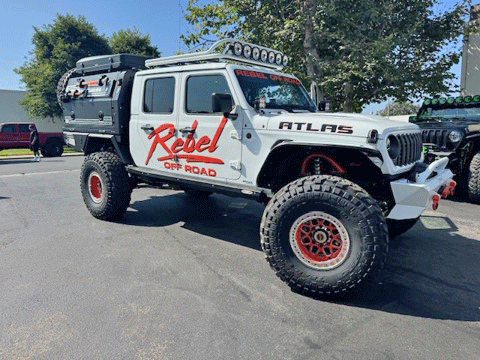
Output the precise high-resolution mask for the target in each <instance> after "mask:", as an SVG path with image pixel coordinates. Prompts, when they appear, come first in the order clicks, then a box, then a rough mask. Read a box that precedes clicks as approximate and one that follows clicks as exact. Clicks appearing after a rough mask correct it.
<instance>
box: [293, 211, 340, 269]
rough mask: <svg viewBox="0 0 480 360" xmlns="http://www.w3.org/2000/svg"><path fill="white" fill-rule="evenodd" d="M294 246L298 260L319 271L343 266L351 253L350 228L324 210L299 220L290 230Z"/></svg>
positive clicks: (310, 213)
mask: <svg viewBox="0 0 480 360" xmlns="http://www.w3.org/2000/svg"><path fill="white" fill-rule="evenodd" d="M290 245H291V247H292V250H293V252H294V253H295V255H296V256H297V258H298V259H299V260H300V261H301V262H302V263H304V264H305V265H307V266H309V267H311V268H314V269H317V270H330V269H334V268H336V267H337V266H339V265H340V264H342V263H343V262H344V261H345V259H346V258H347V256H348V252H349V250H350V237H349V236H348V232H347V229H345V227H344V226H343V224H342V223H341V222H340V220H338V219H337V218H336V217H334V216H332V215H330V214H328V213H325V212H321V211H313V212H309V213H307V214H305V215H303V216H301V217H299V218H298V219H297V220H296V221H295V222H294V223H293V225H292V227H291V229H290Z"/></svg>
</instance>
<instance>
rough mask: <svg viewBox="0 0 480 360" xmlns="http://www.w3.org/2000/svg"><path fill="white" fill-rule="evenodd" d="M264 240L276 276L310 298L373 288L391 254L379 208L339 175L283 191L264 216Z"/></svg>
mask: <svg viewBox="0 0 480 360" xmlns="http://www.w3.org/2000/svg"><path fill="white" fill-rule="evenodd" d="M260 238H261V243H262V248H263V251H264V252H265V255H266V258H267V261H268V262H269V263H270V265H271V267H272V268H273V269H274V270H275V272H276V274H277V276H278V277H280V278H281V279H282V280H283V281H284V282H286V283H287V284H288V285H289V286H290V287H291V288H292V290H294V291H296V292H300V293H302V294H306V295H308V296H312V297H325V296H329V297H332V296H334V297H337V296H346V295H347V294H351V293H354V292H356V291H358V290H360V289H361V288H363V287H365V286H366V285H371V284H373V283H374V281H375V280H376V279H377V278H378V276H379V274H380V272H381V270H382V268H383V266H384V264H385V261H386V257H387V251H388V230H387V225H386V223H385V218H384V216H383V214H382V210H381V208H380V207H379V206H378V204H377V203H376V201H375V200H373V198H371V197H370V195H369V194H368V193H367V192H365V190H363V189H362V188H360V187H359V186H357V185H355V184H354V183H352V182H350V181H348V180H345V179H341V178H339V177H335V176H308V177H304V178H301V179H298V180H296V181H294V182H292V183H290V184H288V185H286V186H285V187H283V188H282V189H281V190H280V191H279V192H278V193H276V194H275V196H274V197H273V198H272V199H271V200H270V202H269V203H268V205H267V207H266V209H265V211H264V213H263V217H262V222H261V225H260Z"/></svg>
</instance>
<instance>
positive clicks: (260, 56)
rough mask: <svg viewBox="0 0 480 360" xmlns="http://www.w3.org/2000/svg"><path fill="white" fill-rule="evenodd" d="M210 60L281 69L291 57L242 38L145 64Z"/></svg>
mask: <svg viewBox="0 0 480 360" xmlns="http://www.w3.org/2000/svg"><path fill="white" fill-rule="evenodd" d="M209 60H210V61H211V60H230V61H235V62H240V63H246V64H251V65H260V66H263V67H268V68H272V69H277V70H281V69H283V67H285V66H287V64H288V60H289V59H288V56H286V55H284V54H283V53H281V52H279V51H276V50H273V49H269V48H266V47H263V46H259V45H255V44H249V43H246V42H244V41H240V40H235V39H224V40H220V41H217V42H216V43H215V44H213V45H212V46H211V47H210V49H208V50H206V51H202V52H197V53H191V54H183V55H177V56H168V57H164V58H158V59H151V60H147V61H146V62H145V66H146V67H147V68H153V67H160V66H172V65H180V64H186V63H194V62H200V61H209Z"/></svg>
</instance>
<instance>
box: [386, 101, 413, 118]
mask: <svg viewBox="0 0 480 360" xmlns="http://www.w3.org/2000/svg"><path fill="white" fill-rule="evenodd" d="M418 109H420V106H418V105H414V104H412V103H411V102H410V101H395V102H393V103H391V104H389V105H387V106H385V108H384V109H383V110H380V111H379V112H377V114H378V115H381V116H395V115H412V114H417V112H418Z"/></svg>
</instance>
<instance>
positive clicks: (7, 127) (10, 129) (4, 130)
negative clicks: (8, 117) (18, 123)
mask: <svg viewBox="0 0 480 360" xmlns="http://www.w3.org/2000/svg"><path fill="white" fill-rule="evenodd" d="M13 132H15V126H14V125H8V124H7V125H3V127H2V133H13Z"/></svg>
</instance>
